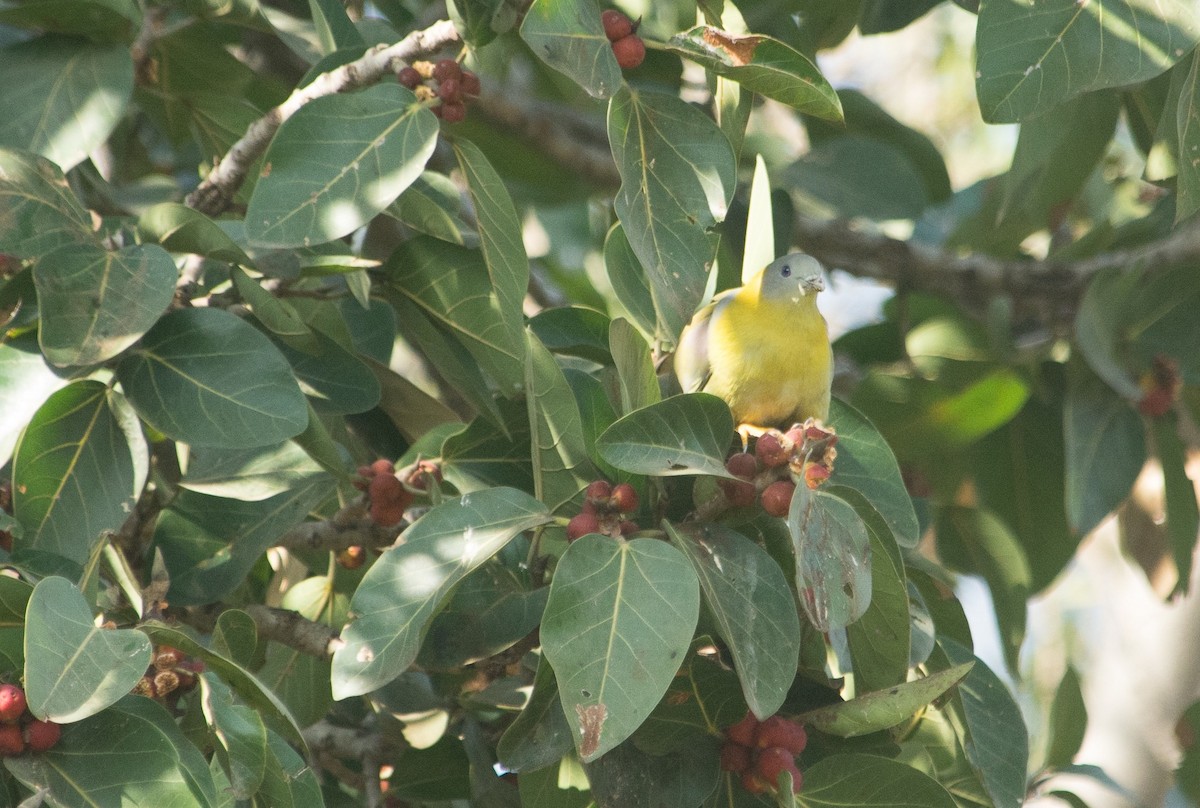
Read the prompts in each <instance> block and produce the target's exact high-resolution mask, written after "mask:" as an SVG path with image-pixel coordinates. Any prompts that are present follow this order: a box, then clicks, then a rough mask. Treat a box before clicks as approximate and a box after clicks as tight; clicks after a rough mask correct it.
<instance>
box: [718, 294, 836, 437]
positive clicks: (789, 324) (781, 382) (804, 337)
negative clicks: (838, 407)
mask: <svg viewBox="0 0 1200 808" xmlns="http://www.w3.org/2000/svg"><path fill="white" fill-rule="evenodd" d="M708 353H709V363H710V367H711V373H712V375H711V377H710V379H709V382H708V384H706V385H705V390H707V391H708V392H710V393H713V394H715V395H718V396H720V397H721V398H723V399H725V400H726V401H727V402H728V403H729V408H730V410H732V412H733V417H734V421H735V422H736V423H748V424H756V425H760V426H776V425H780V424H782V425H783V426H785V427H786V426H787V425H788V424H790V423H792V422H793V421H804V420H805V419H806V418H809V417H813V418H821V419H824V418H827V417H828V416H829V386H830V381H831V379H832V375H833V353H832V350H831V349H830V346H829V332H828V330H827V328H826V325H825V318H823V317H822V316H821V313H820V312H819V311H818V310H817V307H816V300H815V296H813V295H808V296H805V297H803V298H800V299H799V300H795V301H790V300H785V301H775V300H769V299H763V298H760V297H759V296H758V295H757V294H755V293H754V290H753V289H743V290H742V291H741V292H739V293H738V294H736V295H735V296H734V297H733V298H731V299H730V300H729V301H728V303H727V304H726V305H725V306H723V307H722V309H721V310H720V311H719V312H718V313H715V314H714V316H713V322H712V323H711V326H710V331H709V340H708ZM785 422H786V423H785Z"/></svg>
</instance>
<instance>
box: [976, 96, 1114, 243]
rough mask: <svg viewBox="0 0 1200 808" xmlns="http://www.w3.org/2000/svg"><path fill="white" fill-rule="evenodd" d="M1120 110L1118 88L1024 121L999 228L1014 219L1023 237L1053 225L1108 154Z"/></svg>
mask: <svg viewBox="0 0 1200 808" xmlns="http://www.w3.org/2000/svg"><path fill="white" fill-rule="evenodd" d="M1120 110H1121V104H1120V96H1119V95H1118V94H1117V92H1116V91H1107V92H1096V93H1088V94H1087V95H1083V96H1080V97H1079V98H1075V99H1072V100H1071V101H1068V102H1066V103H1064V104H1062V105H1061V106H1059V107H1058V108H1056V109H1055V110H1054V114H1053V115H1046V116H1043V117H1041V118H1036V119H1034V120H1030V121H1026V122H1025V123H1023V124H1021V133H1020V135H1019V136H1018V138H1017V146H1016V149H1015V150H1014V151H1013V161H1012V168H1010V169H1009V171H1008V173H1007V174H1006V175H1005V176H1004V199H1003V201H1002V202H1001V203H1000V211H999V217H998V220H997V222H996V225H995V226H996V228H997V229H1001V228H1004V227H1006V226H1008V225H1009V224H1010V222H1011V221H1012V220H1014V219H1015V220H1018V221H1019V222H1021V226H1020V228H1019V233H1020V234H1022V235H1024V234H1028V233H1031V232H1034V231H1035V230H1040V229H1042V228H1045V227H1051V228H1052V227H1053V226H1054V221H1053V219H1054V217H1055V216H1056V215H1061V213H1062V210H1063V209H1064V207H1065V206H1066V205H1068V204H1069V203H1070V202H1071V201H1072V200H1074V199H1075V198H1076V197H1077V196H1078V195H1079V194H1080V193H1082V190H1083V187H1084V183H1086V182H1087V179H1088V177H1090V176H1091V175H1092V172H1093V171H1094V170H1095V169H1096V166H1097V164H1098V163H1099V162H1100V160H1101V159H1102V158H1103V157H1104V154H1105V151H1106V150H1107V148H1108V145H1109V143H1110V142H1111V141H1112V137H1113V132H1114V131H1115V130H1116V127H1117V118H1118V116H1119V114H1120Z"/></svg>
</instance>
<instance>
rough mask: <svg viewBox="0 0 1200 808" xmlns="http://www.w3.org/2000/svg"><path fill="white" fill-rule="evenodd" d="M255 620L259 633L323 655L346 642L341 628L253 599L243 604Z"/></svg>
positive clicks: (291, 646)
mask: <svg viewBox="0 0 1200 808" xmlns="http://www.w3.org/2000/svg"><path fill="white" fill-rule="evenodd" d="M242 608H243V609H244V610H245V612H246V613H247V614H249V615H250V617H251V618H253V620H254V624H255V626H257V627H258V634H259V636H260V637H263V638H265V639H268V640H274V641H275V642H277V643H281V644H283V645H286V646H287V647H288V648H294V649H296V650H297V651H300V652H301V653H304V654H309V655H310V656H315V657H318V658H321V659H325V658H328V657H330V656H333V652H334V651H336V650H337V649H338V648H340V647H341V645H342V640H341V638H340V637H338V632H337V629H335V628H333V627H331V626H327V625H325V624H324V623H318V622H316V621H314V620H309V619H308V618H306V617H304V616H302V615H301V614H299V613H298V612H293V611H290V610H288V609H273V608H271V607H270V606H263V605H261V604H257V603H252V604H250V605H248V606H244V607H242Z"/></svg>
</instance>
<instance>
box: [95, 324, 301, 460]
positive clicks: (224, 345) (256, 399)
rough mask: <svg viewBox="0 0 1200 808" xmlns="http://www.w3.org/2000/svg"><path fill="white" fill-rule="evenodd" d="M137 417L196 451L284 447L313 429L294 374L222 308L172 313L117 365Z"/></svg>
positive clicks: (251, 330) (258, 337) (267, 345)
mask: <svg viewBox="0 0 1200 808" xmlns="http://www.w3.org/2000/svg"><path fill="white" fill-rule="evenodd" d="M117 378H118V379H120V380H121V386H122V387H123V388H124V389H125V393H126V395H128V396H129V400H130V401H131V402H132V403H133V405H134V407H136V408H137V411H138V413H139V414H140V415H141V416H142V417H143V418H145V419H146V421H148V422H149V423H150V424H151V425H152V426H153V427H154V428H155V429H157V430H158V431H160V432H163V433H165V434H167V435H170V436H171V437H172V438H176V439H177V440H181V441H185V442H187V443H191V444H195V445H197V446H215V447H219V448H225V449H243V448H247V447H251V446H266V445H268V444H272V443H279V442H280V441H284V440H287V439H288V438H290V437H293V436H294V435H298V434H300V433H301V432H303V431H304V429H305V427H307V426H308V405H307V403H305V400H304V394H303V393H301V392H300V388H299V387H298V386H297V384H296V379H295V377H294V376H293V375H292V370H291V368H290V367H289V366H288V363H287V361H286V360H285V359H284V358H283V356H281V355H280V353H279V351H278V350H277V349H276V348H275V346H274V345H272V344H271V341H270V340H269V339H268V338H267V337H266V336H264V335H263V334H262V333H260V332H259V331H257V330H255V328H254V326H252V325H250V324H248V323H246V322H245V321H244V320H241V319H239V318H238V317H237V316H235V315H233V314H230V313H229V312H227V311H223V310H221V309H179V310H177V311H173V312H171V313H170V314H167V315H166V316H165V317H163V318H162V319H161V320H159V321H158V324H157V325H155V326H154V328H152V329H150V331H149V332H148V333H147V334H146V336H145V338H144V339H143V340H142V342H141V343H140V344H139V345H138V346H137V348H136V349H134V350H133V351H131V352H130V354H129V355H127V356H126V357H125V358H124V359H122V360H121V364H120V365H118V366H117Z"/></svg>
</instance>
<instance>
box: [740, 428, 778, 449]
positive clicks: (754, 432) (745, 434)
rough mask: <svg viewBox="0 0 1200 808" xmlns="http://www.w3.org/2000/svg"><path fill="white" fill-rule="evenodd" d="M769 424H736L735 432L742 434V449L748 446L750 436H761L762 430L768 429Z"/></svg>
mask: <svg viewBox="0 0 1200 808" xmlns="http://www.w3.org/2000/svg"><path fill="white" fill-rule="evenodd" d="M770 429H771V427H769V426H756V425H755V424H738V427H737V433H738V434H739V435H741V436H742V451H743V452H744V451H746V449H747V448H748V447H749V446H750V438H751V436H753V437H756V438H757V437H761V436H762V434H763V433H764V432H768V431H770Z"/></svg>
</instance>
